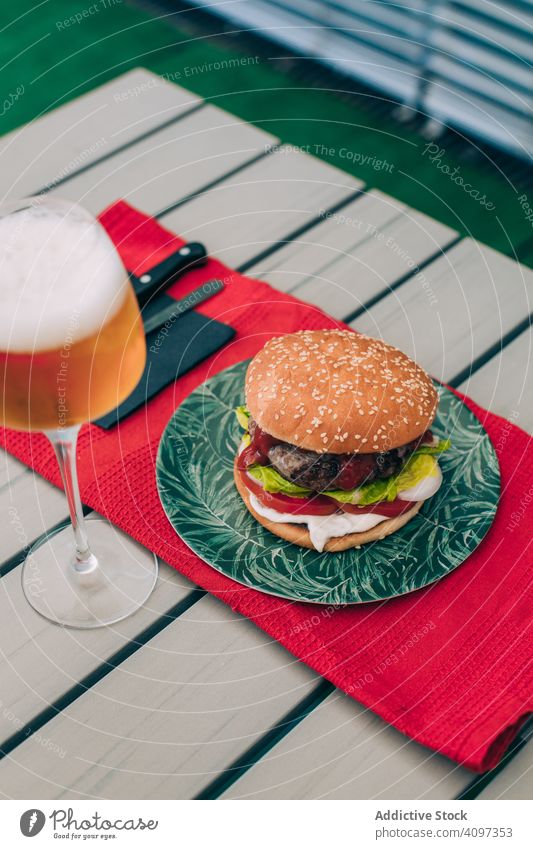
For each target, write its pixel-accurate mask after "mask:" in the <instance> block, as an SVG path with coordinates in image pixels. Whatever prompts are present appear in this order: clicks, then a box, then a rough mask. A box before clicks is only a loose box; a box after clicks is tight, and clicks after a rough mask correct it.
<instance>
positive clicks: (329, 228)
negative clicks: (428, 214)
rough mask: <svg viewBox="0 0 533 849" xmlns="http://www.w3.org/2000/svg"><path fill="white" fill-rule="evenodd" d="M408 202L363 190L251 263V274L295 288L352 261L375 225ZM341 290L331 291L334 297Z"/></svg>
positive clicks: (280, 286) (283, 287)
mask: <svg viewBox="0 0 533 849" xmlns="http://www.w3.org/2000/svg"><path fill="white" fill-rule="evenodd" d="M405 208H406V207H405V204H403V203H401V202H400V201H397V200H395V199H394V198H389V197H388V196H387V195H384V194H383V193H382V192H378V191H372V192H368V193H365V194H361V195H360V196H359V197H357V198H356V199H355V200H353V201H352V202H351V203H348V204H347V205H346V206H343V207H342V209H340V210H338V212H336V213H332V214H331V215H329V216H326V214H325V211H324V213H323V217H322V218H321V220H320V221H319V223H318V224H316V225H315V226H314V227H311V229H310V230H307V231H306V232H305V233H304V234H303V235H302V236H300V238H297V239H294V240H293V241H290V242H288V243H287V244H286V245H282V246H281V247H280V248H279V249H278V250H277V251H275V253H273V254H271V255H270V256H268V257H266V258H265V259H264V260H261V261H259V262H258V263H256V264H255V265H253V266H251V267H250V268H249V270H248V272H247V274H249V275H250V276H253V277H258V278H260V279H262V280H266V281H267V282H268V283H270V284H271V285H272V286H275V288H276V289H279V290H281V291H282V292H296V291H297V290H298V289H299V288H300V287H302V286H303V285H304V284H305V283H306V282H308V281H312V280H313V279H314V278H316V277H317V276H322V275H327V274H329V272H330V270H331V269H332V268H335V269H336V268H337V267H338V266H339V265H340V264H341V263H342V262H343V261H348V262H349V261H350V259H351V255H352V254H353V252H355V251H356V250H357V248H358V247H359V246H360V245H361V244H362V243H364V242H365V241H367V240H368V239H370V238H371V236H372V232H373V229H374V228H375V230H376V231H379V230H380V229H381V228H383V226H384V225H385V224H386V223H387V222H389V221H392V220H394V219H395V218H398V216H399V215H400V214H401V213H402V212H403V210H404V209H405ZM339 293H340V287H339V291H337V289H334V290H333V291H331V292H330V299H331V296H332V297H333V299H334V301H336V298H337V297H338V295H339Z"/></svg>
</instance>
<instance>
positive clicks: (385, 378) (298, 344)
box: [246, 330, 438, 454]
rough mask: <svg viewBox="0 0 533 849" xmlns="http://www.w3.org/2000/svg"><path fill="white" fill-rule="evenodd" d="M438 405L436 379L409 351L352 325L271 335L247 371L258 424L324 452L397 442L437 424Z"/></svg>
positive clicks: (369, 450)
mask: <svg viewBox="0 0 533 849" xmlns="http://www.w3.org/2000/svg"><path fill="white" fill-rule="evenodd" d="M437 403H438V396H437V392H436V390H435V387H434V386H433V383H432V381H431V378H430V377H429V375H428V374H426V372H425V371H424V370H423V369H422V368H420V366H418V365H417V364H416V363H415V362H413V360H411V359H410V358H409V357H408V356H407V355H406V354H403V353H402V352H401V351H399V350H398V348H394V347H393V346H392V345H387V344H386V343H385V342H382V341H381V340H379V339H373V338H372V337H370V336H365V335H364V334H362V333H353V332H351V331H349V330H302V331H300V332H298V333H291V334H289V335H287V336H279V337H276V338H274V339H270V340H269V341H268V342H267V343H266V345H265V346H264V348H262V349H261V351H259V353H258V354H256V356H255V357H254V358H253V360H252V362H251V363H250V365H249V366H248V370H247V372H246V406H247V407H248V410H249V411H250V413H251V415H252V417H253V419H254V420H255V421H256V422H257V424H258V425H259V427H260V428H261V429H262V430H264V431H266V432H267V433H269V434H270V435H271V436H273V437H275V438H276V439H281V440H283V441H284V442H289V443H291V444H292V445H297V446H298V447H299V448H306V449H309V450H310V451H317V452H320V453H332V454H353V453H356V452H360V453H365V454H374V453H377V452H379V451H389V450H391V449H392V448H398V447H399V446H400V445H405V444H406V443H408V442H411V440H413V439H416V438H417V437H418V436H421V435H422V434H423V433H424V431H426V430H427V429H428V428H429V427H430V426H431V423H432V422H433V419H434V418H435V412H436V409H437Z"/></svg>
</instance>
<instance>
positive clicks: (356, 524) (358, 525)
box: [250, 493, 388, 551]
mask: <svg viewBox="0 0 533 849" xmlns="http://www.w3.org/2000/svg"><path fill="white" fill-rule="evenodd" d="M250 504H251V505H252V507H253V508H254V510H255V512H256V513H259V515H260V516H263V518H265V519H269V520H270V521H271V522H290V523H291V524H295V525H307V527H308V529H309V536H310V537H311V542H312V543H313V545H314V547H315V548H316V550H317V551H323V550H324V546H325V545H326V543H327V541H328V540H330V539H331V538H332V537H342V536H344V535H345V534H353V533H362V532H363V531H369V530H370V528H375V526H376V525H379V523H380V522H384V521H385V519H387V518H388V517H387V516H379V515H378V514H377V513H363V514H362V515H357V514H356V513H332V514H331V515H330V516H304V515H295V514H294V513H278V511H277V510H272V508H271V507H265V506H264V505H263V504H261V502H260V501H259V499H258V498H256V496H255V495H254V494H253V493H250Z"/></svg>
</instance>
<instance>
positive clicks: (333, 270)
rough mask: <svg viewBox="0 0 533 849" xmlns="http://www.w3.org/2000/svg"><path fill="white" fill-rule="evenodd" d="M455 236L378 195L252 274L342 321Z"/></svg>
mask: <svg viewBox="0 0 533 849" xmlns="http://www.w3.org/2000/svg"><path fill="white" fill-rule="evenodd" d="M456 236H457V234H456V233H455V232H454V231H453V230H451V229H450V228H449V227H446V226H445V225H444V224H440V223H439V222H438V221H434V220H433V219H431V218H428V216H426V215H423V214H422V213H419V212H415V211H414V210H412V209H409V208H407V207H406V206H405V205H404V204H401V203H399V202H398V201H396V200H394V198H391V197H388V196H387V195H384V194H382V193H381V192H370V193H369V194H368V195H366V196H364V197H362V198H361V199H358V200H356V201H354V202H353V203H351V204H349V205H348V206H346V207H343V208H342V209H341V210H340V211H339V212H338V213H336V214H334V215H333V216H332V217H331V218H329V219H326V220H325V221H323V222H321V223H320V224H319V225H318V226H316V227H314V228H313V229H312V230H310V231H309V232H307V233H305V234H304V235H303V236H302V238H301V239H299V240H297V241H296V242H295V243H294V244H291V245H288V246H287V248H285V249H282V250H281V251H277V252H276V254H274V256H273V257H272V260H273V262H274V263H275V264H274V265H271V266H270V267H269V265H268V264H266V265H265V266H262V265H261V263H258V265H257V266H256V267H254V268H252V269H251V271H252V273H254V274H255V275H256V276H257V277H262V278H263V279H266V280H268V281H269V282H270V283H271V284H272V285H273V286H276V287H277V288H281V289H283V290H285V291H287V290H288V291H291V293H292V294H293V295H295V296H296V297H298V298H302V300H304V301H309V302H310V303H312V304H315V305H316V306H319V307H321V308H322V309H324V310H326V311H327V312H329V313H330V314H331V315H333V316H334V317H335V318H339V319H345V318H347V317H348V316H349V315H351V314H352V313H354V312H355V311H356V310H358V309H360V308H361V307H362V306H363V305H364V304H365V303H367V302H368V301H370V300H371V299H372V298H374V297H375V296H376V295H379V294H381V293H386V292H387V289H388V287H389V286H390V285H391V284H394V283H395V282H396V281H397V280H398V279H399V278H400V277H402V276H404V275H406V274H409V272H410V271H412V270H413V269H416V267H417V266H418V265H419V263H421V262H423V261H424V260H426V259H427V258H428V257H429V256H432V255H433V254H436V253H437V252H438V251H439V250H441V249H442V248H444V246H445V245H447V244H449V243H450V242H451V241H452V240H453V239H454V238H455V237H456Z"/></svg>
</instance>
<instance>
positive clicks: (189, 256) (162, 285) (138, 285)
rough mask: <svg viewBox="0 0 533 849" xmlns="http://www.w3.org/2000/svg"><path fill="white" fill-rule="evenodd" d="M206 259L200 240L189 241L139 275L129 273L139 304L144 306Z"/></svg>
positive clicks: (205, 252)
mask: <svg viewBox="0 0 533 849" xmlns="http://www.w3.org/2000/svg"><path fill="white" fill-rule="evenodd" d="M206 261H207V251H206V249H205V247H204V246H203V245H202V244H201V243H200V242H189V243H188V244H186V245H183V246H182V247H181V248H179V250H177V251H175V252H174V253H173V254H171V255H170V256H167V258H166V259H164V260H163V261H162V262H160V263H158V264H157V265H154V266H153V268H150V269H149V270H148V271H146V272H145V273H144V274H141V275H140V277H137V276H136V275H135V274H131V275H130V277H131V282H132V284H133V288H134V290H135V294H136V295H137V300H138V302H139V306H141V307H142V306H144V304H146V303H147V301H149V300H151V299H152V298H153V297H154V296H155V295H157V294H158V293H159V292H163V291H164V290H165V289H168V287H169V286H170V285H171V284H172V283H174V281H175V280H176V279H177V278H178V277H179V276H180V275H181V274H183V273H184V272H185V271H189V270H190V269H191V268H195V267H196V266H198V265H203V264H204V263H205V262H206Z"/></svg>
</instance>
